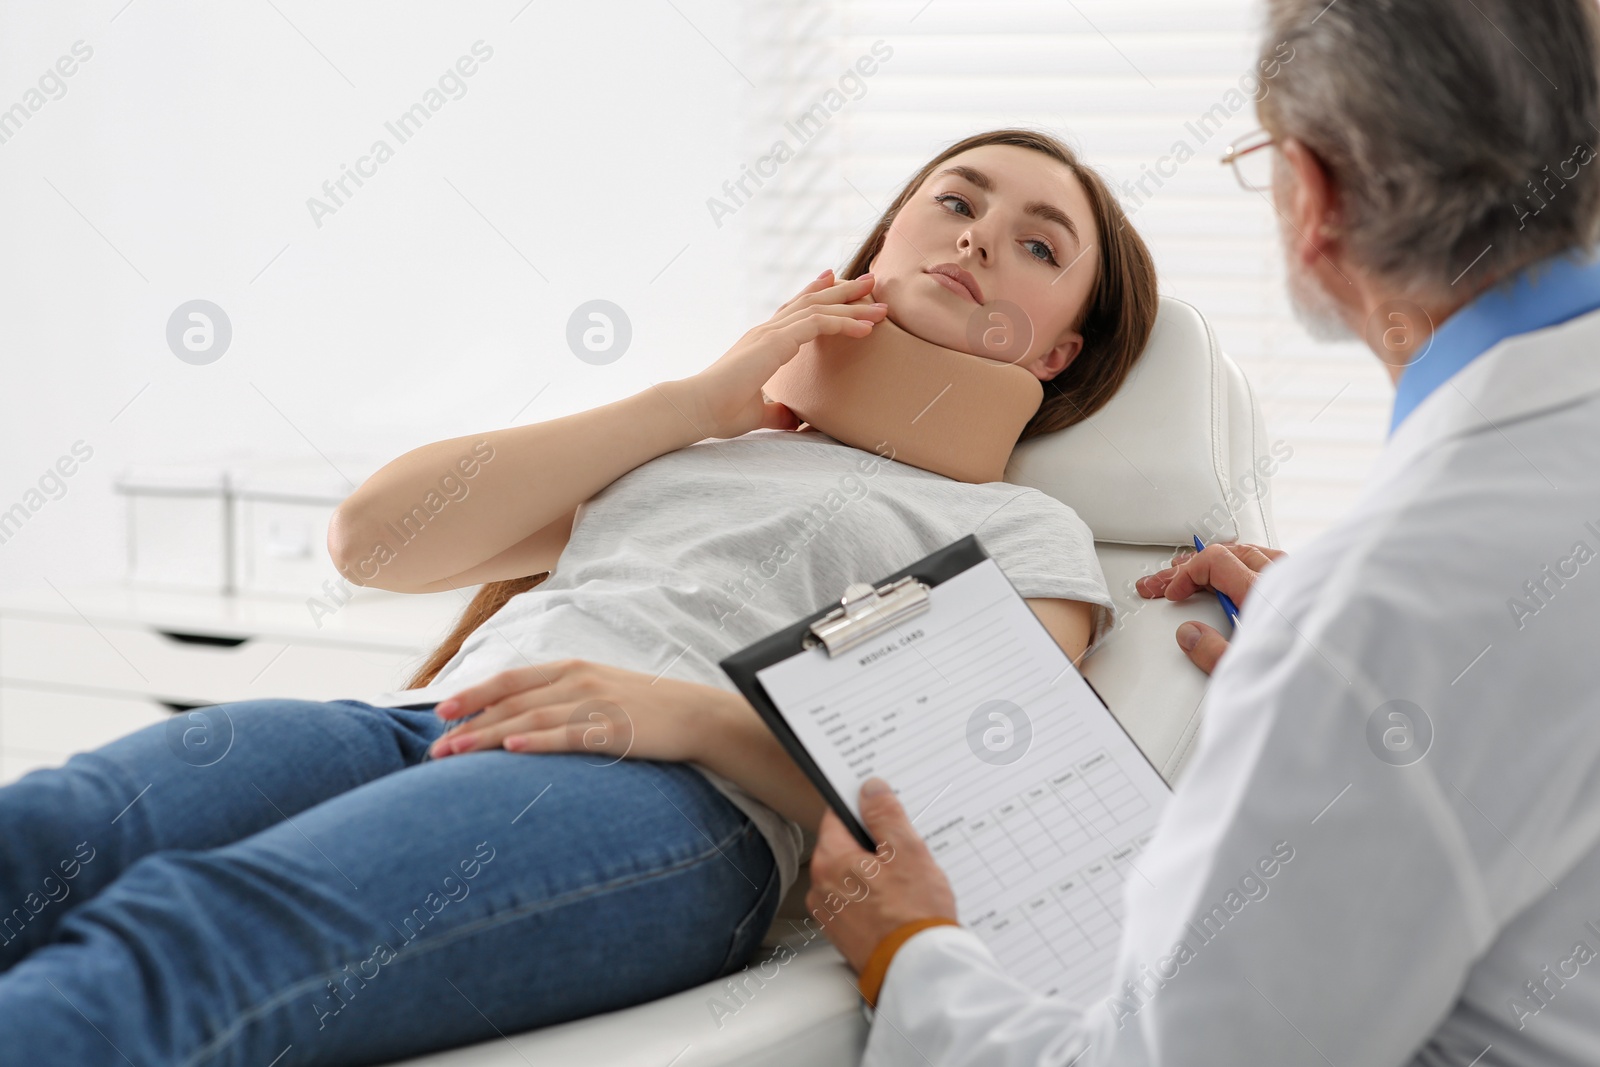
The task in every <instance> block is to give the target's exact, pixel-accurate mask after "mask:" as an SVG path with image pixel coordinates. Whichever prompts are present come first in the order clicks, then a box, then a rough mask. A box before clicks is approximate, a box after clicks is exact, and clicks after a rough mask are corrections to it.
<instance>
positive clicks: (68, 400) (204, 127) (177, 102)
mask: <svg viewBox="0 0 1600 1067" xmlns="http://www.w3.org/2000/svg"><path fill="white" fill-rule="evenodd" d="M124 4H125V0H97V2H95V3H92V4H81V5H80V4H71V5H67V4H46V3H43V2H35V3H19V2H15V0H5V2H3V3H0V108H5V107H9V106H10V105H12V104H13V103H17V102H23V103H24V106H26V98H25V94H26V93H27V91H28V90H29V89H30V88H36V87H37V80H38V78H39V77H40V75H41V74H43V73H44V72H46V70H47V69H49V68H51V67H52V66H53V64H55V62H56V61H57V58H58V57H60V56H63V55H69V54H70V53H71V50H72V48H73V45H74V43H75V42H78V41H80V40H81V41H83V42H84V44H85V46H87V48H89V49H92V52H93V54H92V56H91V57H90V58H89V59H88V60H87V61H85V62H83V63H82V64H81V65H80V66H79V67H78V69H77V70H76V72H75V73H74V74H73V75H72V77H70V78H68V79H65V80H64V82H63V84H64V85H65V93H64V95H61V96H60V97H59V98H58V99H48V98H46V99H45V100H44V102H43V104H42V106H39V108H38V110H37V111H36V112H33V113H31V114H30V115H29V117H27V119H26V121H25V122H23V123H22V124H21V128H20V129H19V130H12V129H9V128H8V129H7V132H9V133H11V136H10V138H9V139H8V140H6V141H5V142H4V143H0V203H3V204H4V209H3V210H4V220H3V222H0V233H3V234H4V235H5V236H4V255H3V257H0V271H3V272H4V279H3V282H0V360H3V363H0V366H3V367H4V376H3V382H4V390H5V393H4V411H5V417H4V418H3V419H0V509H4V508H8V507H10V506H11V505H12V504H14V503H17V502H19V501H22V500H24V499H26V496H25V494H27V492H28V491H29V490H30V488H34V487H36V485H37V482H38V479H39V478H40V476H41V474H43V473H44V471H45V470H46V468H48V467H49V466H51V465H52V464H53V463H54V462H55V461H56V460H57V459H58V457H61V456H63V455H68V454H69V453H70V451H71V448H72V446H73V444H74V442H76V441H79V440H82V441H83V442H85V443H86V444H87V445H88V446H89V447H90V448H92V449H93V458H92V459H90V460H89V461H88V462H87V463H85V464H83V466H82V467H81V469H79V470H77V472H76V473H75V474H73V475H72V476H71V477H70V478H68V479H66V487H67V491H66V493H65V495H64V496H62V497H61V498H60V499H53V500H48V501H47V502H46V503H45V504H44V506H43V507H41V508H40V509H39V510H38V511H37V513H35V514H33V515H32V516H31V517H30V518H29V519H28V520H27V522H26V523H25V524H24V525H23V527H22V529H21V530H20V531H19V532H17V533H16V534H15V535H14V536H12V537H11V538H10V539H9V540H8V541H7V542H6V543H4V544H0V588H4V589H5V590H7V591H11V592H15V591H17V590H19V589H31V588H37V589H39V590H41V591H46V592H47V591H48V587H47V586H45V584H44V582H45V581H46V580H48V581H49V582H51V583H52V584H54V585H56V586H58V587H60V586H64V585H66V584H67V583H71V582H77V581H81V580H86V579H92V578H96V577H100V576H117V575H119V574H120V573H121V568H122V565H123V558H122V551H123V526H122V522H123V512H122V506H121V504H122V502H121V501H120V499H118V498H116V497H114V496H113V495H112V493H111V492H110V484H111V480H112V477H113V475H114V474H116V473H117V472H118V471H119V469H121V468H123V467H124V466H126V465H129V464H142V463H149V462H158V461H159V462H165V461H169V460H180V461H184V460H186V461H205V460H213V459H218V458H226V457H228V456H230V455H246V454H249V455H258V456H282V457H287V458H307V457H309V458H312V459H315V458H316V457H317V456H318V455H319V454H324V455H327V456H329V457H333V458H334V459H335V461H336V462H338V461H339V457H340V456H341V455H345V454H351V453H368V454H372V455H375V456H376V457H378V458H379V459H380V460H382V459H387V458H391V457H392V456H394V455H397V454H398V453H399V452H401V451H404V450H405V449H407V448H411V447H414V446H415V445H417V444H421V443H423V442H425V441H427V440H431V439H437V438H440V437H446V436H451V435H456V434H464V433H469V432H472V431H474V430H481V429H485V428H495V427H501V426H505V425H508V424H510V423H511V421H512V420H513V417H515V418H516V420H517V421H519V422H528V421H536V420H539V419H544V418H550V417H553V416H555V415H560V414H565V413H567V412H570V411H575V410H580V409H583V408H586V407H591V406H593V405H595V404H597V403H603V402H605V401H608V400H611V399H615V398H617V397H620V396H624V395H627V394H629V393H632V392H635V391H637V390H639V389H641V388H644V387H645V386H646V384H647V383H648V382H649V381H660V380H662V379H664V378H671V377H679V376H682V375H684V374H687V373H690V372H692V371H693V370H695V369H698V368H699V367H700V366H703V365H704V364H705V363H706V362H709V360H711V359H712V358H714V357H715V356H716V355H717V354H719V353H720V352H722V351H723V350H724V349H725V348H726V347H727V345H728V344H730V343H731V342H732V340H733V339H735V338H736V337H737V336H738V334H739V333H741V332H742V331H743V330H744V329H745V328H746V327H747V326H748V324H747V323H744V322H742V319H743V317H744V306H745V303H746V300H745V297H744V285H745V282H744V277H745V275H744V272H743V271H742V269H741V268H740V265H739V263H738V262H737V251H738V244H737V237H736V236H735V235H736V233H737V230H736V229H733V228H729V227H724V228H723V229H721V230H719V229H718V228H716V227H715V226H714V225H713V224H712V222H711V220H710V218H709V217H708V216H707V214H706V211H705V206H704V201H705V198H706V197H707V196H708V195H710V194H711V193H712V191H714V190H715V189H716V188H717V187H718V186H719V185H720V184H721V183H722V181H723V180H724V179H725V178H726V177H727V175H728V174H729V173H732V172H736V171H737V167H738V162H739V149H740V146H739V144H738V143H737V139H736V138H735V137H733V136H730V134H729V131H730V130H732V129H734V128H736V126H737V124H738V121H739V115H740V114H741V110H740V96H741V93H742V92H743V91H745V90H747V88H748V85H747V83H746V82H745V81H744V79H743V77H742V76H741V74H740V73H739V72H738V70H736V69H735V67H734V66H733V65H730V63H731V62H737V59H736V58H735V56H736V53H737V49H738V46H739V36H740V34H739V22H738V17H737V4H736V3H735V2H734V0H673V4H666V3H654V2H632V3H627V4H597V5H577V4H562V5H551V4H546V3H536V4H533V5H531V6H526V7H525V0H501V2H495V3H455V4H450V5H443V4H419V3H378V2H376V0H359V2H345V3H340V4H337V5H333V4H317V3H310V2H307V0H271V2H267V0H238V2H227V3H201V2H198V0H193V2H188V3H184V2H178V0H134V2H133V3H131V4H127V5H126V6H124ZM524 8H525V9H524ZM479 40H482V41H483V42H484V43H485V45H486V46H487V47H489V48H492V49H493V55H492V57H491V58H489V59H488V60H487V61H485V62H483V63H481V64H480V65H479V66H478V68H477V70H476V73H475V74H474V75H473V76H471V77H470V78H466V79H464V84H465V90H466V91H465V94H464V95H462V96H461V97H460V98H459V99H446V100H445V102H444V103H443V105H442V106H440V107H439V109H438V111H437V112H436V113H433V114H432V115H431V117H430V118H429V120H428V122H427V124H426V125H425V126H424V128H422V129H421V130H420V131H418V132H417V133H416V134H415V135H414V137H413V138H412V139H411V140H409V141H407V142H406V143H403V144H402V143H400V142H399V141H398V140H397V139H396V138H395V137H394V136H393V135H392V134H389V133H388V132H387V131H386V130H385V129H384V123H385V122H386V121H388V120H391V119H393V118H395V117H396V116H398V115H399V114H400V113H401V112H403V111H404V110H405V109H406V108H408V107H409V106H410V105H411V104H413V103H416V102H418V101H419V100H422V98H423V95H424V93H425V91H426V90H428V89H429V88H430V87H433V86H435V84H436V83H437V80H438V78H439V77H440V75H441V74H442V73H444V72H446V71H447V70H448V69H449V68H450V67H451V65H452V64H453V63H455V61H456V60H457V58H458V57H459V56H462V55H466V54H470V52H471V48H472V46H473V44H474V42H476V41H479ZM719 51H720V53H722V54H719ZM723 54H725V55H726V56H728V58H727V59H725V58H723ZM47 88H52V87H51V86H49V85H48V82H47ZM41 95H42V96H45V95H46V94H41ZM37 102H38V99H37V98H36V99H35V103H37ZM380 137H382V138H384V139H386V140H388V141H389V143H390V145H391V146H392V147H394V155H393V158H392V159H390V160H388V161H387V162H385V163H383V164H382V165H380V166H378V167H377V168H376V169H377V173H376V174H375V175H374V176H373V177H371V178H370V179H367V180H366V184H365V185H364V186H362V187H360V188H356V187H355V186H353V185H348V183H347V187H348V188H350V189H351V190H353V193H354V195H352V196H351V197H350V198H349V199H348V200H347V201H346V203H345V205H344V206H343V207H340V208H339V209H338V210H337V211H336V213H335V214H333V215H331V216H326V217H324V218H322V220H321V222H322V224H321V226H320V227H319V226H318V225H316V223H315V222H314V220H313V218H312V214H311V212H310V211H309V210H308V207H307V203H306V201H307V199H308V198H309V197H312V196H320V195H321V186H322V184H323V182H324V181H325V180H328V179H330V178H337V177H339V176H340V173H341V165H354V164H355V163H356V161H357V159H358V157H360V156H361V155H363V154H366V152H367V150H368V148H369V146H371V144H372V143H373V141H374V140H375V139H377V138H380ZM469 202H470V203H469ZM480 212H481V215H480V214H479V213H480ZM486 220H487V221H486ZM669 263H670V266H669ZM541 275H542V276H543V277H541ZM193 298H204V299H208V300H211V301H213V302H215V303H216V304H218V305H219V306H221V307H222V308H223V309H224V311H225V312H226V313H227V315H228V316H229V318H230V319H231V322H232V326H233V340H232V343H231V347H230V348H229V350H228V351H227V352H226V353H225V354H224V355H223V356H222V357H221V358H220V359H218V360H217V361H216V362H214V363H211V364H209V365H205V366H194V365H190V364H188V363H185V362H182V361H180V360H179V359H178V358H176V357H175V356H174V355H173V353H172V352H171V351H170V350H169V349H168V347H167V344H166V337H165V333H166V323H167V319H168V317H169V315H170V314H171V313H172V311H173V310H174V309H175V308H176V307H177V306H178V305H179V304H180V303H183V302H184V301H187V300H190V299H193ZM593 298H604V299H609V300H611V301H613V302H615V303H617V304H618V305H620V306H621V307H622V308H623V309H624V310H625V311H626V313H627V314H628V315H629V317H630V318H631V320H632V324H633V340H632V344H631V346H630V348H629V350H628V352H627V353H626V354H625V355H624V356H623V357H622V358H621V359H620V360H618V361H616V362H614V363H612V364H610V365H605V366H591V365H589V364H587V363H584V362H582V361H580V360H578V359H577V358H576V357H575V356H574V355H573V354H572V352H570V351H569V350H568V347H567V344H566V340H565V335H566V323H567V318H568V316H569V314H570V313H571V312H572V310H573V309H574V308H575V307H576V306H577V305H578V304H580V303H581V302H584V301H586V300H589V299H593ZM541 390H543V392H541ZM536 394H537V396H538V399H537V400H533V398H534V397H535V395H536ZM530 400H533V403H532V404H531V405H530V404H528V402H529V401H530ZM525 405H526V406H525ZM342 465H343V466H345V468H346V469H349V465H348V464H342ZM31 499H33V500H34V501H35V502H37V501H38V499H39V498H38V497H33V498H31Z"/></svg>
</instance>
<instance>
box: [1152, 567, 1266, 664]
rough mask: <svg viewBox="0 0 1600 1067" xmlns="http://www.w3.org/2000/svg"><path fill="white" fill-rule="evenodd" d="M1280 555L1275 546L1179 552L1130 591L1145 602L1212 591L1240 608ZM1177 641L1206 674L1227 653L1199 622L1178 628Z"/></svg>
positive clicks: (1218, 637)
mask: <svg viewBox="0 0 1600 1067" xmlns="http://www.w3.org/2000/svg"><path fill="white" fill-rule="evenodd" d="M1282 555H1283V551H1282V550H1281V549H1277V548H1266V547H1264V546H1262V545H1242V544H1232V543H1228V544H1224V543H1222V542H1217V543H1215V544H1210V545H1207V546H1205V547H1204V548H1203V549H1201V550H1200V551H1199V552H1194V551H1191V550H1189V549H1187V548H1185V549H1180V550H1179V551H1178V554H1177V555H1175V556H1173V558H1172V566H1170V567H1168V568H1167V569H1166V570H1161V571H1157V572H1156V573H1154V574H1147V575H1145V576H1144V577H1143V578H1140V579H1139V580H1138V582H1136V583H1134V588H1135V589H1137V590H1138V591H1139V595H1140V596H1142V597H1145V598H1146V599H1149V600H1154V599H1156V598H1158V597H1165V598H1166V599H1167V600H1187V599H1188V598H1189V597H1191V596H1193V595H1194V594H1195V593H1197V592H1203V591H1211V592H1214V593H1220V594H1221V595H1223V596H1226V597H1228V598H1229V599H1230V600H1231V601H1232V602H1233V603H1234V604H1237V605H1239V606H1240V607H1243V606H1244V602H1245V600H1246V599H1247V598H1248V597H1249V596H1250V590H1251V588H1252V587H1254V585H1255V583H1256V578H1258V577H1259V576H1260V574H1261V572H1262V571H1263V570H1265V569H1266V568H1267V566H1268V565H1269V564H1271V563H1272V562H1273V561H1274V560H1276V559H1278V558H1279V557H1280V556H1282ZM1224 606H1225V607H1226V605H1224ZM1177 639H1178V647H1179V648H1181V649H1183V651H1184V654H1185V655H1187V656H1188V657H1189V658H1190V659H1191V660H1193V661H1194V664H1195V666H1197V667H1199V668H1200V669H1201V670H1203V671H1205V672H1206V673H1207V674H1210V673H1211V671H1212V669H1213V668H1215V667H1216V665H1217V661H1218V660H1219V659H1221V658H1222V654H1223V653H1224V652H1226V651H1227V650H1228V641H1227V638H1225V637H1223V636H1222V634H1220V633H1218V632H1217V631H1216V630H1214V629H1213V628H1211V627H1210V626H1207V625H1206V624H1205V623H1203V622H1186V623H1184V624H1183V625H1182V626H1179V627H1178V632H1177Z"/></svg>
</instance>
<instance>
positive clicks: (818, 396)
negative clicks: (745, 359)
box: [764, 319, 1044, 483]
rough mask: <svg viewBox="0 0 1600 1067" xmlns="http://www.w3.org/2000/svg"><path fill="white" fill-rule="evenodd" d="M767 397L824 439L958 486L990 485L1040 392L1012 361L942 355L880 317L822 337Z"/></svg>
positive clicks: (781, 374)
mask: <svg viewBox="0 0 1600 1067" xmlns="http://www.w3.org/2000/svg"><path fill="white" fill-rule="evenodd" d="M764 392H765V393H766V395H767V396H768V397H769V398H770V399H772V400H777V401H779V402H781V403H783V404H785V405H786V406H788V408H789V409H790V410H791V411H793V412H794V413H795V414H796V415H798V416H799V417H800V418H802V419H804V420H805V421H806V422H808V423H810V424H811V425H812V426H814V427H816V428H817V429H818V430H821V431H822V432H823V433H825V434H827V435H828V436H829V437H832V438H834V439H835V440H838V441H841V442H843V443H844V444H847V445H851V446H852V447H855V448H860V449H863V450H865V451H869V452H877V453H878V454H879V455H882V456H884V457H885V458H889V459H895V460H899V461H900V462H902V463H909V464H911V465H912V466H913V467H921V468H922V469H923V470H927V471H932V472H933V473H935V474H942V475H944V476H945V477H947V478H954V479H955V480H956V481H961V482H978V483H981V482H997V481H1001V480H1002V479H1003V477H1004V475H1005V468H1006V461H1007V460H1008V459H1009V458H1010V457H1011V449H1012V446H1014V445H1015V444H1016V442H1017V435H1018V434H1019V433H1021V432H1022V428H1023V426H1025V425H1027V422H1028V420H1029V419H1030V418H1032V417H1033V414H1034V412H1036V411H1038V410H1039V403H1040V401H1042V400H1043V399H1044V386H1043V385H1041V384H1040V382H1039V379H1038V378H1035V377H1034V376H1033V375H1032V374H1031V373H1029V372H1028V371H1026V370H1024V369H1022V368H1021V367H1018V366H1015V365H1013V364H1010V363H1001V362H998V361H996V360H992V359H985V358H983V357H982V356H972V355H968V354H967V353H965V352H957V351H955V350H954V349H949V348H944V347H941V346H939V345H936V344H932V343H931V342H928V341H924V340H922V339H921V338H920V337H917V336H915V335H914V334H910V333H907V332H906V331H905V330H902V329H901V328H900V327H898V326H896V325H895V324H894V323H892V322H890V321H889V320H887V319H885V320H884V321H882V322H880V323H878V325H876V326H874V327H873V328H872V333H871V334H870V335H869V336H867V337H865V338H855V337H838V336H828V337H819V338H817V339H816V340H815V341H813V342H811V343H810V344H807V345H804V346H802V347H801V349H800V352H799V354H798V355H796V356H795V357H794V359H792V360H790V361H789V362H788V363H786V364H784V365H783V366H782V367H780V368H779V369H778V373H776V374H774V375H773V376H772V378H771V380H770V381H768V382H767V384H766V386H765V389H764Z"/></svg>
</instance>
